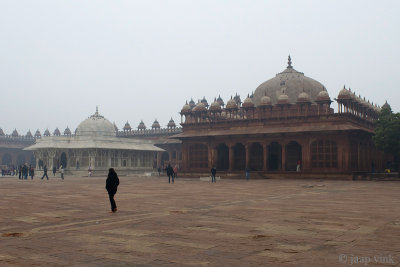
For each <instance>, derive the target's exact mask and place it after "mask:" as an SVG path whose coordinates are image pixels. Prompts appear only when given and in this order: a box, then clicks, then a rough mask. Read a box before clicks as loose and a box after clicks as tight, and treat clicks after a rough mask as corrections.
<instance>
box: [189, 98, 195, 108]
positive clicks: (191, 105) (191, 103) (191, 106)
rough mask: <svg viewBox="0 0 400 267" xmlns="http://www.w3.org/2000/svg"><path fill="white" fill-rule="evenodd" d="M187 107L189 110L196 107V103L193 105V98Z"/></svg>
mask: <svg viewBox="0 0 400 267" xmlns="http://www.w3.org/2000/svg"><path fill="white" fill-rule="evenodd" d="M189 106H190V109H193V108H194V107H195V106H196V103H194V101H193V98H191V99H190V102H189Z"/></svg>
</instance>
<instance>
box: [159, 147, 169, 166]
mask: <svg viewBox="0 0 400 267" xmlns="http://www.w3.org/2000/svg"><path fill="white" fill-rule="evenodd" d="M168 162H169V153H168V152H167V151H164V152H163V153H162V155H161V166H163V167H164V168H165V167H167V166H165V163H168Z"/></svg>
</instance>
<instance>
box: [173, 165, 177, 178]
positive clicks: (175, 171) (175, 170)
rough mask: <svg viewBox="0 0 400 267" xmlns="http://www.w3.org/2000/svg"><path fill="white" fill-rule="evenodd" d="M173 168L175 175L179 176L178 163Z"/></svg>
mask: <svg viewBox="0 0 400 267" xmlns="http://www.w3.org/2000/svg"><path fill="white" fill-rule="evenodd" d="M173 170H174V177H175V178H178V165H175V166H174V169H173Z"/></svg>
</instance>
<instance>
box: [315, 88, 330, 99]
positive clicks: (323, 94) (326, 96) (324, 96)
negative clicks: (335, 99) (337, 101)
mask: <svg viewBox="0 0 400 267" xmlns="http://www.w3.org/2000/svg"><path fill="white" fill-rule="evenodd" d="M330 100H331V98H330V97H329V94H328V92H327V91H326V90H325V87H324V88H323V89H322V91H321V92H319V93H318V96H317V101H330Z"/></svg>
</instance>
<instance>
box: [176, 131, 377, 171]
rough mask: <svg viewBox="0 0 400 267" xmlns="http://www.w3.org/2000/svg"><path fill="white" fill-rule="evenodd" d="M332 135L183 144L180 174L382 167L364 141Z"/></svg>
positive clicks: (230, 139) (227, 139)
mask: <svg viewBox="0 0 400 267" xmlns="http://www.w3.org/2000/svg"><path fill="white" fill-rule="evenodd" d="M350 140H351V139H347V138H338V136H336V135H331V136H330V135H321V136H315V137H313V136H309V137H296V136H293V137H292V138H290V137H287V138H277V139H268V138H266V139H265V140H261V139H256V138H255V139H254V140H251V139H249V138H240V139H235V138H225V140H221V141H218V139H217V140H213V141H208V140H207V141H206V140H204V141H201V140H200V142H199V141H197V142H196V141H191V142H189V141H187V142H184V143H183V146H182V150H183V166H182V167H183V170H185V171H189V172H208V171H209V169H211V167H212V166H215V167H216V168H217V170H218V171H226V172H235V171H244V170H245V169H246V168H249V169H250V170H252V171H259V172H282V171H285V172H291V171H293V172H295V171H296V167H297V164H298V163H300V166H301V170H302V171H307V172H336V173H337V172H348V171H358V170H365V171H367V170H369V168H370V164H368V163H369V162H372V161H375V162H376V164H377V165H382V164H383V162H380V161H382V158H383V157H382V153H381V152H380V151H377V149H375V147H374V145H373V143H372V142H371V141H368V138H364V140H363V139H362V138H361V141H358V142H353V141H350Z"/></svg>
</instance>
